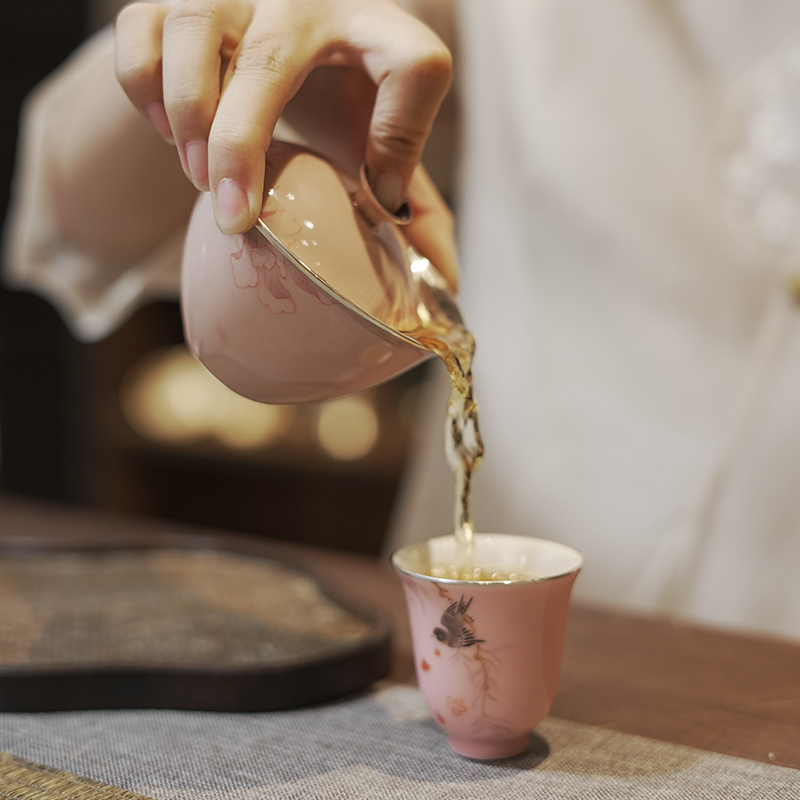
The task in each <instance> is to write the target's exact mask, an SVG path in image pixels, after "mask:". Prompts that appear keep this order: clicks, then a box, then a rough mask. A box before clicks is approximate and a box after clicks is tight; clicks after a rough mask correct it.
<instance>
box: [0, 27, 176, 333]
mask: <svg viewBox="0 0 800 800" xmlns="http://www.w3.org/2000/svg"><path fill="white" fill-rule="evenodd" d="M113 48H114V34H113V31H112V29H111V28H110V27H109V28H105V29H104V30H102V31H100V32H99V33H98V34H96V35H95V36H93V37H92V38H91V39H89V40H88V41H87V42H86V43H85V44H84V45H83V46H82V47H81V48H80V49H79V50H78V51H77V52H76V53H75V54H74V55H73V56H72V57H71V58H70V59H69V60H68V61H67V62H66V63H65V64H64V65H63V66H62V67H60V68H59V69H58V70H57V71H56V72H54V73H53V74H52V75H51V76H50V77H49V78H47V79H46V80H45V81H44V82H43V83H42V84H41V85H40V86H39V87H37V89H36V90H35V91H34V92H33V93H32V94H31V95H30V96H29V98H28V99H27V101H26V104H25V107H24V109H23V115H22V124H21V128H20V144H19V147H18V153H17V163H16V171H15V176H14V184H13V186H12V197H11V206H10V209H9V213H8V216H7V222H6V227H5V231H4V242H3V267H2V269H3V272H2V275H3V281H4V283H5V284H6V285H7V286H9V287H10V288H17V289H27V290H31V291H34V292H37V293H39V294H41V295H43V296H44V297H45V298H47V299H48V300H49V301H50V302H51V303H52V304H53V305H54V306H55V307H56V308H57V309H58V311H59V313H60V314H61V315H62V317H63V318H64V320H65V321H66V323H67V325H68V326H69V328H70V329H71V331H72V332H73V334H74V335H75V336H76V338H78V339H80V340H82V341H96V340H98V339H101V338H103V337H104V336H106V335H107V334H109V333H111V332H112V331H113V330H114V329H115V328H116V327H118V326H119V325H121V324H122V323H123V322H124V321H125V320H126V319H127V318H128V317H129V316H130V315H131V314H132V313H133V312H134V311H135V310H136V309H137V308H138V307H139V306H141V305H142V304H144V303H146V302H148V301H152V300H157V299H168V298H176V297H177V296H178V290H179V285H180V261H181V252H182V249H183V238H184V230H183V228H180V229H177V230H175V231H173V232H172V233H171V234H170V235H168V236H167V237H166V238H165V239H164V240H163V241H162V242H161V243H160V244H159V245H158V246H157V247H155V248H154V249H153V250H151V251H150V252H149V253H147V254H145V255H144V256H141V255H137V256H136V257H135V258H134V257H131V258H130V259H122V260H120V261H118V262H117V263H114V264H109V263H107V262H106V263H104V262H102V261H101V260H100V259H98V257H97V256H95V255H93V254H92V253H89V252H85V251H82V250H81V249H79V248H77V247H76V246H75V245H74V244H73V243H71V242H70V241H68V240H67V239H66V237H64V235H63V234H62V233H61V232H60V231H59V230H58V228H57V226H56V225H55V215H54V213H53V199H52V197H51V194H50V192H51V189H50V183H49V181H48V180H47V156H46V152H47V151H46V144H47V142H48V141H49V140H51V138H52V137H53V136H54V135H55V134H54V130H55V126H56V124H57V120H58V115H57V113H56V112H57V110H58V108H59V107H60V105H61V104H62V103H64V102H69V97H70V95H71V94H73V96H74V93H76V92H79V91H80V87H81V85H82V84H83V82H84V76H86V75H87V74H88V73H89V72H90V71H92V70H94V69H97V68H98V65H99V63H100V62H101V61H102V60H103V59H106V58H108V55H109V51H112V50H113Z"/></svg>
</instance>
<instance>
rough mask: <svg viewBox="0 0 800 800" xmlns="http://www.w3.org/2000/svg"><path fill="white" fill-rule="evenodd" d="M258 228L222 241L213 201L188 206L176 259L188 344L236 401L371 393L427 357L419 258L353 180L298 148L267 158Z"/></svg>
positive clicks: (279, 146)
mask: <svg viewBox="0 0 800 800" xmlns="http://www.w3.org/2000/svg"><path fill="white" fill-rule="evenodd" d="M266 164H267V167H266V177H265V199H264V205H263V208H262V211H261V215H260V218H259V221H258V224H257V225H256V227H255V228H253V229H252V230H251V231H249V232H248V233H247V234H240V235H237V236H226V235H225V234H223V233H222V232H220V230H219V228H218V227H217V225H216V223H215V221H214V214H213V209H212V206H211V198H210V195H208V194H203V195H201V196H200V198H199V200H198V202H197V205H196V206H195V209H194V212H193V214H192V218H191V221H190V224H189V229H188V232H187V236H186V243H185V247H184V254H183V267H182V275H181V300H182V307H183V318H184V327H185V333H186V339H187V342H188V344H189V346H190V347H191V349H192V350H193V351H194V353H195V354H196V355H197V356H198V358H199V359H200V360H201V361H202V362H203V364H205V366H206V367H207V368H208V369H209V370H210V371H211V372H212V373H213V374H214V375H216V377H217V378H219V379H220V380H221V381H222V382H223V383H225V384H227V385H228V386H229V387H230V388H231V389H233V390H234V391H236V392H238V393H239V394H242V395H244V396H245V397H249V398H251V399H253V400H257V401H260V402H264V403H300V402H311V401H318V400H327V399H332V398H334V397H340V396H343V395H347V394H352V393H354V392H358V391H362V390H364V389H368V388H370V387H372V386H376V385H378V384H380V383H383V382H384V381H387V380H389V379H390V378H393V377H395V376H397V375H399V374H401V373H403V372H405V371H407V370H409V369H411V368H412V367H414V366H416V365H417V364H419V363H421V362H422V361H424V360H425V359H427V358H429V357H430V356H431V353H430V351H428V350H426V349H425V348H423V347H422V346H421V345H419V344H418V343H417V342H416V341H415V340H414V339H412V338H411V337H409V336H407V335H405V334H404V333H402V331H403V330H411V329H413V328H414V327H416V326H417V325H418V324H419V320H418V318H417V317H416V309H417V304H418V302H419V299H418V296H417V284H416V281H415V279H414V275H413V274H412V265H414V264H415V263H416V262H424V263H425V265H427V266H428V267H430V265H429V263H428V262H427V261H426V260H424V259H420V257H419V256H417V255H416V254H415V253H414V251H413V250H412V249H411V248H410V247H409V245H408V243H407V242H406V240H405V238H404V236H403V234H402V232H401V229H400V227H399V226H398V222H401V221H398V220H397V219H396V218H394V217H392V216H390V215H389V214H388V213H387V212H386V211H384V210H383V209H382V207H381V206H380V205H379V204H378V203H377V201H375V199H374V197H373V196H372V193H371V191H370V190H369V187H368V185H367V184H366V181H365V179H364V176H363V171H362V176H361V181H360V182H359V181H357V180H355V179H353V178H351V177H350V176H348V175H346V174H345V173H344V172H342V171H341V170H339V169H337V168H336V167H334V166H333V165H332V164H330V163H329V162H327V161H326V160H324V159H323V158H321V157H320V156H317V155H315V154H314V153H311V152H310V151H308V150H305V149H303V148H301V147H298V146H295V145H290V144H286V143H284V142H274V143H273V144H272V146H271V147H270V149H269V152H268V153H267V162H266Z"/></svg>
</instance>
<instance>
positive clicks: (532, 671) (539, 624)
mask: <svg viewBox="0 0 800 800" xmlns="http://www.w3.org/2000/svg"><path fill="white" fill-rule="evenodd" d="M392 564H393V566H394V567H395V569H396V570H397V572H398V573H399V575H400V580H401V582H402V585H403V589H404V592H405V596H406V603H407V605H408V613H409V619H410V623H411V637H412V642H413V648H414V662H415V668H416V673H417V679H418V683H419V687H420V690H421V691H422V695H423V697H424V698H425V702H426V704H427V706H428V710H429V711H430V713H431V716H432V717H433V719H434V720H435V721H436V722H437V724H438V725H439V726H440V727H441V728H442V729H443V730H444V732H445V733H446V734H447V739H448V742H449V743H450V746H451V747H452V749H453V750H455V752H456V753H459V754H460V755H463V756H466V757H468V758H475V759H496V758H506V757H509V756H513V755H517V754H518V753H521V752H522V751H523V750H524V749H525V748H526V746H527V744H528V740H529V738H530V734H531V731H532V730H533V729H534V728H535V727H536V726H537V725H538V724H539V723H540V722H541V721H542V720H543V719H544V717H545V716H546V714H547V713H548V711H549V710H550V706H551V704H552V702H553V698H554V696H555V692H556V686H557V683H558V675H559V670H560V667H561V653H562V649H563V644H564V634H565V631H566V623H567V610H568V606H569V597H570V592H571V590H572V585H573V583H574V582H575V578H576V577H577V574H578V572H579V570H580V569H581V566H582V565H583V557H582V556H581V554H580V553H579V552H578V551H576V550H574V549H573V548H571V547H568V546H566V545H563V544H559V543H557V542H552V541H547V540H544V539H535V538H532V537H527V536H515V535H510V534H475V538H474V543H473V547H472V552H471V553H467V554H466V555H465V550H464V548H463V545H462V543H461V542H460V541H459V540H458V539H457V538H456V537H455V536H441V537H437V538H434V539H429V540H428V541H425V542H421V543H419V544H412V545H407V546H405V547H402V548H400V549H399V550H397V551H396V552H395V553H394V555H393V556H392Z"/></svg>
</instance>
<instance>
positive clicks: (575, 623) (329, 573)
mask: <svg viewBox="0 0 800 800" xmlns="http://www.w3.org/2000/svg"><path fill="white" fill-rule="evenodd" d="M187 537H189V538H190V539H192V541H194V542H196V544H197V545H198V546H215V547H225V548H233V549H236V550H237V551H240V552H249V553H252V554H254V555H259V554H263V555H270V556H276V555H278V556H283V557H285V558H286V559H288V560H290V561H292V562H294V563H296V564H298V565H300V566H303V567H304V568H306V569H307V570H309V571H310V572H311V573H312V574H314V575H315V576H316V577H317V578H318V579H319V580H320V581H321V582H322V583H323V584H325V585H329V586H331V587H334V588H335V589H336V590H337V592H339V593H340V594H344V595H346V596H347V597H349V598H351V599H352V600H354V601H361V602H364V603H367V604H369V605H371V606H373V607H375V608H378V609H381V610H383V611H385V612H386V613H388V614H389V615H390V616H391V617H392V619H393V621H394V626H395V637H394V653H393V667H392V672H391V675H390V677H391V678H392V679H393V680H396V681H402V682H409V683H411V682H413V681H414V675H413V663H412V657H411V644H410V635H409V630H408V624H407V620H406V614H405V604H404V600H403V595H402V590H401V588H400V584H399V581H398V580H397V579H396V577H395V575H394V573H393V571H392V569H391V568H390V567H389V565H388V564H385V563H379V562H376V561H375V560H373V559H370V558H368V557H364V556H358V555H353V554H350V553H345V552H342V551H336V550H322V549H315V548H309V547H300V546H297V545H292V544H289V543H283V542H276V541H264V540H260V539H254V538H252V537H244V536H241V535H237V534H230V533H225V532H223V531H218V530H213V529H203V528H196V527H189V526H185V525H177V524H173V523H169V522H165V521H163V520H151V519H141V518H124V517H112V516H107V515H103V514H99V513H95V512H91V511H86V510H79V509H71V508H65V507H59V506H51V505H45V504H41V503H35V502H31V501H27V500H20V499H15V498H12V497H8V496H0V545H2V546H8V545H16V544H27V545H31V544H36V543H37V542H38V543H40V544H42V543H44V544H47V543H49V542H53V541H58V542H59V543H60V544H62V545H65V546H71V545H72V544H75V545H83V546H85V545H86V544H92V543H95V544H98V545H100V544H104V545H106V544H107V545H113V546H126V545H130V544H133V543H135V544H137V545H142V544H152V545H154V546H155V545H158V546H169V545H170V543H171V542H178V541H181V542H182V543H185V542H186V540H187ZM552 714H553V716H557V717H561V718H563V719H568V720H573V721H576V722H583V723H588V724H591V725H596V726H601V727H605V728H609V729H613V730H617V731H622V732H625V733H632V734H640V735H643V736H649V737H652V738H655V739H660V740H663V741H668V742H674V743H678V744H685V745H689V746H692V747H698V748H702V749H706V750H711V751H715V752H719V753H726V754H729V755H735V756H740V757H743V758H749V759H753V760H757V761H764V762H768V763H774V764H780V765H783V766H790V767H795V768H800V642H798V643H796V642H790V641H779V640H776V639H770V638H766V637H755V636H743V635H734V634H731V633H726V632H722V631H716V630H711V629H706V628H701V627H698V626H695V625H690V624H686V623H682V622H678V621H673V620H669V619H662V618H653V617H637V616H632V615H629V614H623V613H619V612H616V611H611V610H606V609H600V608H594V607H588V606H583V605H579V604H575V605H574V606H573V608H572V611H571V617H570V623H569V628H568V632H567V641H566V646H565V652H564V660H563V666H562V674H561V682H560V686H559V691H558V695H557V697H556V701H555V704H554V707H553V709H552Z"/></svg>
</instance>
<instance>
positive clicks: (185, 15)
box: [116, 0, 456, 283]
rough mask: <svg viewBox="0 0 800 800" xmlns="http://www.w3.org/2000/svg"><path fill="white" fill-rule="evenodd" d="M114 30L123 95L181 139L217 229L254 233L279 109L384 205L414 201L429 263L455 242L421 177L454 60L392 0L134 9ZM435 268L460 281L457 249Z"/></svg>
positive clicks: (190, 0) (191, 3)
mask: <svg viewBox="0 0 800 800" xmlns="http://www.w3.org/2000/svg"><path fill="white" fill-rule="evenodd" d="M116 31H117V74H118V77H119V80H120V83H121V84H122V87H123V88H124V89H125V91H126V93H127V94H128V96H129V97H130V99H131V101H132V102H133V103H134V105H135V106H136V107H137V108H138V109H139V110H140V111H141V112H143V113H144V114H145V115H147V116H148V117H149V118H150V120H151V121H152V122H153V124H154V125H155V126H156V128H157V129H158V130H159V131H160V132H161V134H162V135H163V136H165V137H166V138H170V139H172V140H173V141H174V142H175V145H176V146H177V149H178V153H179V155H180V159H181V163H182V165H183V169H184V172H185V173H186V174H187V176H188V177H189V178H190V179H191V180H192V181H193V183H194V184H195V185H196V186H197V187H198V188H199V189H201V190H210V191H211V193H212V197H213V201H214V209H215V214H216V219H217V224H218V225H219V226H220V228H221V229H222V230H223V231H224V232H226V233H241V232H243V231H245V230H247V229H249V228H250V227H251V226H252V225H253V224H254V222H255V220H256V218H257V216H258V214H259V212H260V210H261V202H262V192H263V180H264V154H265V152H266V150H267V148H268V147H269V143H270V141H271V138H272V133H273V130H274V128H275V125H276V123H277V121H278V118H279V117H280V116H281V115H282V114H284V113H285V117H286V119H287V120H289V121H290V122H291V123H292V124H293V125H294V126H295V127H297V129H298V131H299V132H300V133H301V134H302V135H303V136H305V137H306V139H307V141H308V142H309V144H310V145H311V146H313V147H314V148H316V149H317V150H320V151H321V152H323V154H325V155H327V156H328V157H330V158H333V159H334V160H336V161H338V162H339V163H341V164H343V165H344V166H345V167H348V168H350V169H351V170H354V169H355V168H357V167H358V166H359V165H360V164H361V163H362V162H365V163H366V165H367V173H368V175H369V177H370V182H371V184H372V186H373V188H374V190H375V194H376V196H377V197H378V199H379V200H380V202H381V203H382V204H383V205H384V206H385V207H386V208H387V209H389V210H390V211H394V210H396V209H397V208H399V206H400V205H401V204H402V202H403V200H404V199H405V198H406V196H407V195H408V197H409V203H410V204H411V207H412V210H413V211H415V212H417V214H418V217H419V218H418V220H417V221H415V222H414V223H412V226H411V230H410V231H409V233H410V238H411V239H412V241H413V242H414V243H415V244H417V245H418V247H419V248H420V250H421V252H422V253H423V254H424V255H426V256H428V257H429V258H431V260H434V258H433V254H432V249H433V250H436V249H437V245H436V244H435V241H434V240H436V239H437V238H439V239H440V240H441V238H442V236H444V237H445V239H446V238H447V237H448V236H451V234H452V220H451V219H450V220H449V223H447V224H445V226H444V230H443V232H440V233H439V234H437V233H436V232H435V231H433V230H432V228H433V226H432V225H431V221H432V219H435V218H436V217H438V216H441V215H444V216H445V217H447V218H448V219H449V212H447V209H446V207H445V206H444V203H443V202H442V201H441V198H439V197H438V193H437V192H436V190H435V187H433V185H432V183H431V182H430V180H429V179H427V176H426V175H425V174H424V173H422V172H417V173H416V175H415V169H416V168H417V164H418V162H419V158H420V156H421V153H422V150H423V147H424V144H425V140H426V138H427V136H428V133H429V132H430V128H431V125H432V123H433V120H434V117H435V116H436V112H437V110H438V108H439V105H440V103H441V101H442V99H443V97H444V95H445V94H446V92H447V90H448V87H449V84H450V78H451V69H452V65H451V58H450V53H449V51H448V50H447V48H446V47H445V45H444V44H443V43H442V42H441V40H440V39H439V38H438V37H437V36H436V35H435V34H434V33H433V32H432V31H431V30H430V29H429V28H427V27H426V26H425V25H423V24H422V23H421V22H419V21H418V20H416V19H415V18H414V17H412V16H410V15H408V14H406V13H405V12H404V11H403V10H402V9H400V7H399V6H397V5H396V4H395V3H393V2H391V0H216V2H214V0H179V1H178V2H177V3H175V4H174V5H172V6H171V7H170V6H165V5H157V4H152V3H135V4H133V5H130V6H127V7H126V8H124V9H123V10H122V11H121V12H120V15H119V17H118V19H117V29H116ZM220 76H222V78H220ZM412 176H414V178H413V181H412ZM426 219H427V224H418V223H425V221H426ZM445 221H446V220H445ZM416 231H419V232H420V233H417V232H416ZM438 248H439V249H440V250H442V251H446V250H450V249H452V245H449V244H446V243H445V242H444V241H440V244H439V245H438ZM439 261H440V263H439V266H440V269H442V271H443V272H444V273H445V274H446V276H447V277H448V278H449V279H450V280H451V282H453V283H455V281H456V278H455V256H454V251H453V252H451V253H450V254H449V256H448V257H447V258H445V259H444V261H442V258H441V257H440V259H439ZM445 262H447V263H445ZM434 263H436V262H434Z"/></svg>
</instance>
